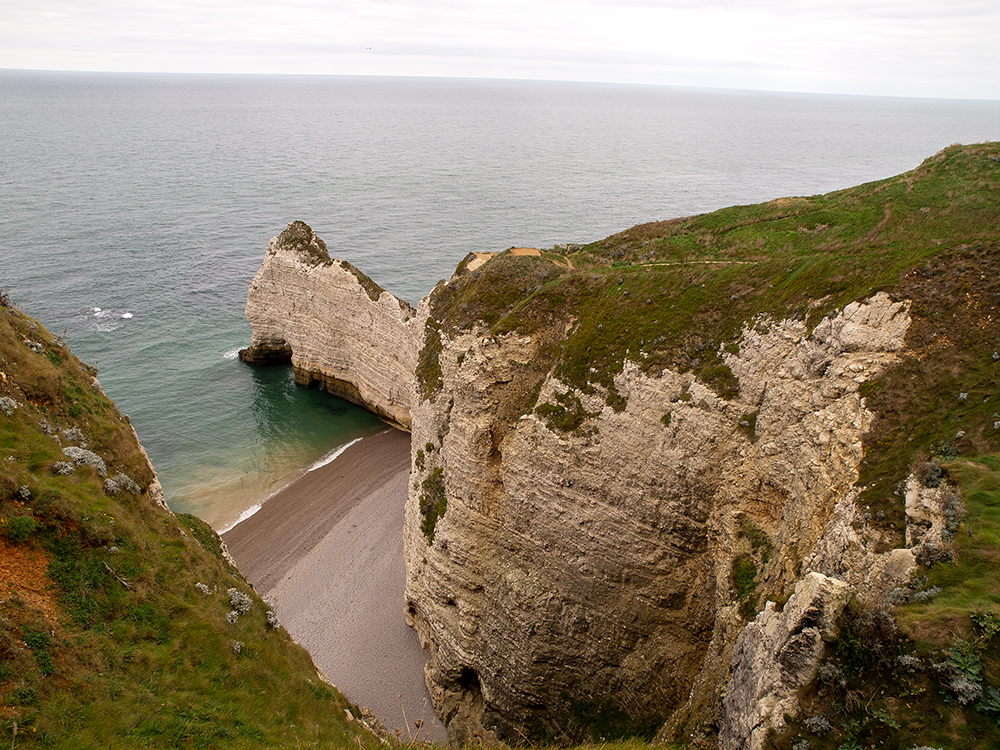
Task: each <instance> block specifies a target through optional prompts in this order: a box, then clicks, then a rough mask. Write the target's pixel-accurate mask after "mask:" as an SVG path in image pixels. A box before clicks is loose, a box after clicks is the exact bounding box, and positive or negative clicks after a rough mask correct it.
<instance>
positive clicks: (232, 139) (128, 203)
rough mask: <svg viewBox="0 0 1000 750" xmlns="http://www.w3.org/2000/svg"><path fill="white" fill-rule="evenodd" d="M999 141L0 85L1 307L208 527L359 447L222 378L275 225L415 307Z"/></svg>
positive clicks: (671, 107) (72, 83)
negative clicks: (293, 225)
mask: <svg viewBox="0 0 1000 750" xmlns="http://www.w3.org/2000/svg"><path fill="white" fill-rule="evenodd" d="M997 139H1000V103H998V102H961V101H933V100H906V99H880V98H865V97H832V96H810V95H790V94H765V93H752V92H750V93H748V92H718V91H716V92H713V91H698V90H690V89H676V88H667V87H642V86H614V85H597V84H593V85H588V84H563V83H539V82H516V81H474V80H443V79H382V78H339V77H249V76H248V77H241V76H175V75H170V76H167V75H122V74H69V73H26V72H17V71H0V200H2V208H0V289H3V290H5V291H7V292H8V293H9V294H10V296H11V298H12V299H13V300H14V302H15V303H17V304H18V305H20V306H21V307H23V308H24V309H25V311H26V312H28V313H29V314H31V315H33V316H35V317H37V318H38V319H39V320H40V321H41V322H42V323H44V324H45V325H46V326H47V327H48V328H49V329H50V330H52V331H54V332H59V333H62V332H65V335H66V338H67V340H68V341H69V343H70V345H71V346H72V348H73V350H74V352H75V353H76V354H77V355H78V356H80V357H81V358H83V359H85V360H87V361H89V362H92V363H94V364H96V365H98V367H99V368H100V371H101V372H100V376H99V377H100V380H101V383H102V385H103V386H104V388H105V391H106V392H107V393H108V395H110V396H111V397H112V398H113V399H114V400H115V401H116V402H117V403H118V405H119V407H120V408H121V409H122V411H124V412H125V413H127V414H129V416H130V417H131V419H132V422H133V424H134V425H135V427H136V430H137V432H138V433H139V436H140V438H141V439H142V441H143V444H144V445H145V446H146V448H147V450H148V452H149V454H150V457H151V458H152V460H153V463H154V465H155V466H156V468H157V471H158V472H159V474H160V478H161V481H162V483H163V485H164V489H165V491H166V493H167V498H168V502H169V503H170V504H171V506H172V507H173V508H175V509H177V510H182V511H189V512H194V513H197V514H198V515H200V516H202V517H203V518H205V519H206V520H208V521H209V522H210V523H212V524H213V525H214V526H215V527H216V528H224V527H225V526H227V525H229V524H230V523H232V522H233V521H234V520H235V519H236V518H237V517H238V516H239V515H240V513H242V512H243V511H245V510H246V509H247V508H249V507H251V506H253V505H254V504H256V503H258V502H260V501H261V500H262V499H263V498H264V497H266V496H267V495H268V494H270V493H271V492H272V491H273V490H274V489H276V488H277V487H279V486H281V485H282V484H283V483H284V482H287V481H289V479H290V478H292V477H294V476H295V475H296V473H298V472H301V471H302V470H304V468H306V467H308V466H309V465H310V464H312V463H313V462H314V461H316V460H318V459H319V458H320V457H322V456H323V455H325V454H327V453H328V452H329V451H332V450H334V449H336V448H337V447H338V446H341V445H343V444H344V443H346V442H349V441H350V440H353V439H355V438H357V437H360V436H363V435H366V434H370V433H371V432H372V431H374V430H376V429H378V428H379V427H380V423H379V422H378V421H377V420H375V419H374V418H373V417H371V416H370V415H368V414H367V413H366V412H364V411H362V410H360V409H357V408H355V407H353V406H351V405H350V404H346V403H345V402H343V401H340V400H338V399H334V398H331V397H329V396H327V395H326V394H323V393H320V392H317V391H310V390H305V389H301V388H296V387H295V386H294V384H293V382H292V379H291V373H290V371H289V370H288V369H287V368H272V369H263V370H262V369H254V368H250V367H247V366H246V365H244V364H242V363H241V362H239V361H238V360H237V359H236V358H235V352H236V350H237V349H239V348H240V347H242V346H246V345H247V343H248V342H249V338H250V329H249V325H248V324H247V323H246V321H245V320H244V318H243V307H244V304H245V301H246V290H247V286H248V284H249V282H250V279H251V278H252V277H253V274H254V273H255V272H256V270H257V267H258V266H259V264H260V261H261V259H262V258H263V254H264V249H265V247H266V245H267V241H268V240H269V239H270V238H271V237H272V236H274V235H276V234H277V233H278V232H280V231H281V230H282V229H283V228H284V227H285V225H286V224H287V223H289V222H290V221H293V220H295V219H302V220H305V221H307V222H308V223H309V224H311V225H312V226H313V228H314V229H315V230H316V231H317V232H318V233H319V234H320V236H321V237H323V238H324V240H326V242H327V244H328V245H329V247H330V249H331V252H332V253H333V254H334V255H336V256H337V257H341V258H346V259H348V260H350V261H351V262H352V263H354V264H355V265H357V266H358V267H360V268H361V269H362V270H363V271H365V272H366V273H367V274H368V275H370V276H371V277H373V278H374V279H375V280H376V281H378V282H379V283H380V284H382V285H383V286H384V287H386V288H388V289H389V290H390V291H392V292H393V293H395V294H397V295H399V296H401V297H402V298H404V299H406V300H408V301H409V302H411V303H416V302H417V301H418V300H419V298H420V297H421V296H423V295H424V294H426V292H427V291H429V290H430V289H431V288H432V287H433V285H434V283H435V282H436V281H437V280H438V279H441V278H445V277H447V276H449V275H450V273H451V272H452V270H453V269H454V267H455V266H456V265H457V264H458V262H459V261H460V260H461V259H462V258H463V257H464V256H465V254H466V253H468V252H469V251H470V250H478V251H482V250H502V249H504V248H506V247H510V246H515V245H517V246H520V245H528V246H536V247H550V246H552V245H553V244H555V243H557V242H562V243H565V242H586V241H590V240H594V239H599V238H601V237H604V236H607V235H608V234H611V233H613V232H616V231H619V230H621V229H624V228H626V227H628V226H631V225H633V224H636V223H639V222H643V221H652V220H659V219H668V218H673V217H677V216H684V215H689V214H692V213H697V212H702V211H708V210H712V209H715V208H719V207H722V206H727V205H732V204H736V203H754V202H759V201H762V200H768V199H771V198H777V197H781V196H785V195H811V194H815V193H820V192H826V191H829V190H834V189H838V188H843V187H848V186H851V185H855V184H858V183H862V182H866V181H869V180H874V179H879V178H882V177H887V176H889V175H892V174H896V173H899V172H902V171H905V170H907V169H911V168H913V167H914V166H916V165H917V164H919V162H920V161H922V160H923V159H924V158H926V157H928V156H930V155H931V154H933V153H935V152H936V151H938V150H940V149H941V148H943V147H945V146H947V145H949V144H951V143H953V142H972V141H981V140H997Z"/></svg>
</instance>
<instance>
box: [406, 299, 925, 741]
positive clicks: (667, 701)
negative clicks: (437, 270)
mask: <svg viewBox="0 0 1000 750" xmlns="http://www.w3.org/2000/svg"><path fill="white" fill-rule="evenodd" d="M427 309H429V308H428V306H426V305H424V306H422V307H421V311H422V313H423V311H425V310H427ZM907 310H908V306H907V304H906V303H905V302H901V301H893V300H891V299H890V298H889V297H888V296H887V295H885V294H877V295H875V296H873V297H872V298H870V299H868V300H865V301H862V302H858V303H854V304H852V305H849V306H848V307H847V308H845V309H843V310H842V311H839V312H837V313H835V314H832V315H830V316H829V317H827V318H826V319H824V320H823V321H822V322H821V323H820V324H819V325H817V326H816V327H815V328H814V329H813V331H812V332H811V333H810V332H809V330H808V329H807V327H806V325H805V323H804V322H802V321H801V320H780V321H774V320H770V319H766V318H759V319H757V320H755V321H749V322H748V324H747V327H746V328H745V329H744V330H743V331H742V333H741V336H740V343H739V347H738V353H732V350H735V349H736V347H733V346H729V347H723V346H720V348H719V351H720V354H721V356H722V357H723V358H724V360H725V362H726V364H727V365H728V366H729V367H730V369H731V371H732V373H733V374H734V375H735V376H736V377H737V378H738V379H739V385H740V388H739V396H738V397H737V398H733V399H730V400H725V399H723V398H720V397H719V395H718V394H717V393H715V392H714V391H713V390H712V389H711V388H710V387H708V386H707V385H705V384H704V383H702V382H700V381H699V380H698V379H697V378H696V377H695V375H694V374H693V373H691V372H687V373H681V372H678V371H676V370H673V369H669V368H668V369H664V370H663V371H662V372H660V373H658V374H655V375H651V374H646V373H643V372H642V370H641V369H640V367H639V365H638V364H636V363H634V362H626V363H625V366H624V368H623V370H622V372H621V373H620V374H619V375H618V376H617V377H616V378H615V381H614V382H615V386H616V388H617V391H618V393H620V394H621V395H622V396H623V397H624V399H625V401H626V405H625V407H624V409H622V410H621V411H616V410H615V409H614V408H612V407H611V406H609V405H608V404H607V401H606V398H605V396H606V394H605V393H602V392H601V389H599V388H598V389H596V390H592V391H591V392H590V393H586V392H584V391H583V390H579V389H575V388H573V387H572V386H570V385H568V384H567V383H565V382H562V381H560V380H559V379H558V378H556V377H555V376H554V375H553V374H552V372H551V370H550V367H551V364H552V363H551V362H550V361H549V360H547V356H551V355H548V354H547V352H551V351H552V349H551V347H547V346H546V342H545V341H543V340H541V339H539V338H537V337H531V336H520V335H517V334H516V333H510V334H506V335H500V336H491V335H482V334H480V333H479V332H477V331H476V330H470V331H467V332H461V333H458V334H457V335H455V336H454V337H448V336H444V335H442V337H441V339H442V341H441V351H440V354H439V356H438V362H439V363H440V368H441V377H440V383H441V385H440V389H439V390H438V391H437V392H436V393H435V394H433V395H432V396H430V397H429V398H426V399H420V398H419V397H418V398H415V402H414V409H413V441H412V450H413V459H414V460H413V478H412V482H411V490H410V498H409V502H408V506H407V515H406V531H405V544H406V555H407V617H408V619H409V621H410V622H411V624H413V626H414V627H415V628H416V629H417V631H418V632H419V633H420V635H421V638H422V640H423V642H424V643H425V644H426V646H427V647H428V648H429V650H430V654H431V655H430V661H429V664H428V668H427V678H428V685H429V687H430V689H431V694H432V697H433V698H434V700H435V703H436V706H437V709H438V713H439V715H440V716H441V718H442V719H443V720H444V721H445V723H446V724H447V725H448V727H449V731H450V733H451V736H452V738H453V739H455V740H457V741H459V742H467V741H474V740H477V739H483V740H491V739H500V740H506V741H516V740H517V739H518V738H519V737H522V736H533V737H538V736H554V737H574V736H581V732H583V731H586V730H592V731H595V732H600V731H601V728H602V727H607V726H617V727H618V728H621V727H624V726H627V727H629V728H631V729H632V730H642V729H644V728H646V729H648V728H649V727H650V726H654V727H655V726H658V725H659V724H661V723H662V722H663V721H664V720H665V719H667V718H668V717H670V715H671V714H673V713H674V712H675V711H677V709H680V708H681V707H683V706H685V705H687V707H686V709H685V710H687V711H692V710H697V705H698V704H699V702H701V703H712V702H713V701H714V702H716V703H717V699H718V695H719V693H720V691H721V688H722V686H723V685H725V683H726V680H727V679H728V675H729V672H730V664H729V654H730V653H731V651H732V647H733V644H734V641H735V637H736V635H737V634H738V633H739V632H740V630H741V629H742V627H743V622H744V620H743V619H742V618H741V616H740V614H739V608H740V605H741V603H743V604H744V605H746V604H749V606H750V609H751V611H754V610H755V607H754V605H755V604H756V603H758V602H760V603H762V602H763V601H764V599H765V598H766V597H771V598H775V597H779V596H785V597H787V596H788V595H789V594H791V593H792V592H793V590H794V589H795V586H796V583H797V582H798V580H799V575H800V563H801V561H802V560H803V559H804V558H805V557H806V556H808V555H810V554H811V553H812V552H813V551H814V549H815V548H816V547H817V545H818V544H819V543H820V541H821V539H822V536H823V533H824V529H825V527H826V524H827V522H828V520H829V519H830V517H831V515H832V514H833V511H834V508H835V506H836V505H837V503H838V501H842V500H843V499H844V498H845V497H846V496H847V495H848V493H849V491H850V488H851V486H852V485H853V484H854V482H855V481H856V480H857V477H858V466H859V464H860V462H861V459H862V449H861V437H862V435H863V434H864V432H865V431H866V430H867V428H868V426H869V423H870V420H871V417H872V415H871V414H870V412H868V411H867V410H866V409H865V406H864V401H863V399H862V397H861V396H860V395H859V393H858V391H859V388H860V386H861V385H862V384H863V383H864V382H865V381H866V380H867V379H869V378H872V377H874V376H875V375H876V374H877V373H878V372H879V371H880V370H881V368H883V367H884V366H885V365H886V364H887V363H890V362H892V361H894V359H895V358H896V356H897V352H898V351H899V350H900V349H901V348H902V346H903V337H904V336H905V334H906V331H907V328H908V326H909V322H910V318H909V315H908V312H907ZM539 373H541V375H539ZM535 388H538V389H539V390H538V399H537V403H538V404H539V405H540V406H544V405H545V404H553V405H555V404H558V403H562V404H567V403H570V402H571V401H572V400H574V399H579V404H580V405H581V407H582V413H583V414H584V415H585V418H584V419H583V420H582V422H581V423H580V424H579V426H578V427H577V428H575V429H573V430H570V431H563V430H561V429H559V428H558V427H557V426H553V425H552V424H550V423H548V422H547V421H546V419H545V418H544V417H543V416H542V415H541V414H542V413H543V409H541V408H539V409H536V410H534V411H530V412H528V413H526V414H523V415H521V416H520V417H519V418H517V419H516V420H514V421H511V420H510V418H509V416H507V415H506V414H507V413H509V412H510V411H511V409H512V408H514V409H515V413H516V407H512V406H511V405H512V404H515V405H516V404H518V403H521V402H523V399H524V397H525V394H526V393H530V392H531V391H532V390H533V389H535ZM442 498H443V499H444V503H443V504H442V503H441V500H442ZM748 570H749V571H751V572H750V573H747V571H748ZM897 572H898V573H899V575H900V576H905V575H906V574H907V573H908V572H909V570H908V568H904V569H901V570H899V571H897ZM841 604H842V603H841ZM774 637H777V636H774ZM699 676H700V677H699ZM699 679H700V683H699ZM699 685H700V687H699ZM709 694H711V695H709Z"/></svg>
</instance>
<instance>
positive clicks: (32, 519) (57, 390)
mask: <svg viewBox="0 0 1000 750" xmlns="http://www.w3.org/2000/svg"><path fill="white" fill-rule="evenodd" d="M2 303H3V304H2V305H0V746H3V747H4V748H6V747H11V748H23V747H35V746H37V747H53V748H84V747H100V748H136V747H157V748H169V747H183V748H187V747H206V748H207V747H218V748H243V747H246V748H250V747H253V748H259V747H289V748H292V747H294V748H299V747H302V748H306V747H352V748H359V747H375V746H377V745H378V744H379V743H378V742H376V741H375V740H374V739H373V738H372V737H371V736H370V735H368V734H367V733H365V732H363V731H361V730H360V729H359V727H358V725H356V724H353V723H350V722H348V721H347V720H346V715H345V709H346V708H348V704H347V702H346V701H345V699H344V698H343V697H342V696H341V695H340V694H339V693H338V692H337V691H336V690H335V689H334V688H332V687H331V686H329V685H327V684H325V683H324V682H323V681H322V680H321V679H320V678H319V676H318V675H317V672H316V668H315V666H314V665H313V663H312V661H311V659H310V658H309V655H308V654H307V653H306V652H305V651H304V650H303V649H302V648H300V647H299V646H297V645H296V644H295V643H293V642H292V641H291V639H290V638H289V636H288V634H287V633H286V632H285V631H284V630H283V629H281V628H280V626H279V627H273V624H274V623H273V620H272V621H271V622H269V619H268V618H269V615H268V608H267V606H266V605H265V604H264V603H263V602H261V600H260V599H259V598H258V597H257V596H256V595H255V594H254V593H253V591H252V590H251V588H250V587H249V586H248V585H247V584H246V582H245V581H244V580H243V579H242V578H241V577H240V576H239V574H238V573H236V571H235V570H233V569H232V568H230V567H229V566H228V565H227V563H226V562H225V561H224V560H223V559H222V557H221V549H220V546H219V540H218V537H217V536H216V535H215V534H214V533H213V532H212V531H211V529H210V528H209V527H208V526H207V525H206V524H205V523H203V522H202V521H200V520H198V519H196V518H194V517H192V516H174V515H172V514H171V513H169V512H168V511H166V510H164V509H163V508H161V507H159V506H158V505H156V503H155V502H154V499H153V498H152V497H151V495H152V492H151V491H150V484H151V482H153V480H154V475H153V472H152V470H151V468H150V466H149V463H148V461H147V460H146V457H145V454H144V453H143V451H142V449H141V447H140V446H139V445H138V443H137V441H136V439H135V434H134V432H133V430H132V428H131V425H129V423H128V421H127V419H126V418H123V417H122V416H121V415H120V414H119V412H118V411H117V409H116V408H115V407H114V405H113V404H112V403H111V402H110V401H109V400H108V399H107V398H106V397H105V396H104V395H103V393H101V392H100V390H99V387H98V386H94V385H93V382H94V378H93V376H94V374H95V371H94V370H93V369H92V368H89V367H87V366H86V365H84V364H82V363H80V362H79V361H78V360H77V359H76V358H75V357H74V356H73V355H72V354H70V352H69V351H68V350H67V349H66V347H65V345H64V344H63V342H61V341H60V340H59V339H58V338H57V337H53V336H51V335H50V334H49V333H48V332H47V331H46V330H45V329H43V328H42V327H41V326H39V325H38V324H37V323H36V322H35V321H33V320H31V319H29V318H27V317H25V316H24V315H23V314H21V313H20V312H19V311H17V310H16V309H14V308H13V307H10V306H8V304H7V300H6V298H3V299H2ZM71 446H72V447H76V448H77V449H79V450H78V451H72V450H71V451H70V452H71V453H75V454H76V456H77V458H76V460H74V458H73V457H72V456H68V455H66V453H64V450H63V449H64V448H68V447H71ZM102 464H103V466H102ZM109 480H110V482H109ZM155 488H156V485H154V486H153V490H155ZM230 591H233V592H234V593H232V594H230V593H228V592H230ZM244 610H245V611H244ZM234 612H235V613H236V614H235V615H234V614H232V613H234ZM272 617H273V615H272ZM356 714H357V710H356V709H355V715H356Z"/></svg>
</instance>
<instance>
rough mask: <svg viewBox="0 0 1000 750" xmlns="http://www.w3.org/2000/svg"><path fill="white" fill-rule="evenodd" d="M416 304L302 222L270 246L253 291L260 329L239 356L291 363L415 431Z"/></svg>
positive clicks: (254, 322)
mask: <svg viewBox="0 0 1000 750" xmlns="http://www.w3.org/2000/svg"><path fill="white" fill-rule="evenodd" d="M414 316H415V311H414V309H413V308H412V307H411V306H410V305H409V304H407V303H406V302H404V301H403V300H400V299H398V298H396V297H394V296H393V295H392V294H390V293H389V292H387V291H386V290H384V289H382V288H381V287H379V286H378V285H377V284H375V283H374V282H373V281H372V280H371V279H369V278H368V277H367V276H365V275H364V274H363V273H361V272H360V271H358V270H357V269H356V268H354V266H352V265H351V264H350V263H347V262H346V261H337V260H334V259H332V258H330V256H329V254H328V252H327V248H326V245H325V244H324V243H323V241H322V240H321V239H319V238H318V237H317V236H316V234H315V233H314V232H313V231H312V229H311V228H310V227H309V226H308V225H306V224H305V223H303V222H301V221H296V222H293V223H292V224H289V225H288V228H287V229H285V231H284V232H282V233H281V234H279V235H278V236H277V237H275V238H274V239H272V240H271V242H270V244H268V247H267V254H266V256H265V258H264V262H263V264H262V265H261V267H260V270H258V271H257V275H256V276H254V279H253V281H252V282H251V284H250V291H249V294H248V295H247V306H246V317H247V320H248V321H250V325H251V326H252V328H253V337H252V339H251V344H250V347H249V348H248V349H244V350H242V351H241V352H240V358H241V359H243V360H244V361H246V362H249V363H251V364H262V363H266V362H280V361H289V360H290V361H291V363H292V366H293V368H294V370H295V378H296V381H297V382H299V383H301V384H302V385H314V384H315V385H319V386H320V387H322V388H324V389H325V390H327V391H329V392H330V393H332V394H334V395H336V396H340V397H341V398H344V399H347V400H348V401H351V402H352V403H355V404H358V405H360V406H364V407H365V408H367V409H369V410H370V411H372V412H374V413H375V414H377V415H378V416H380V417H382V418H383V419H385V420H386V421H388V422H390V423H392V424H394V425H397V426H399V427H403V428H404V429H409V427H410V421H411V418H410V399H411V394H412V391H413V373H414V370H415V367H416V361H417V350H418V348H419V344H420V337H419V333H420V332H421V331H422V328H418V327H417V326H416V321H415V318H414Z"/></svg>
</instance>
